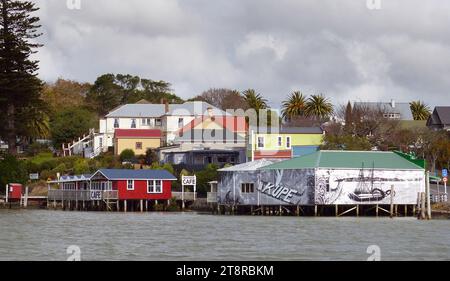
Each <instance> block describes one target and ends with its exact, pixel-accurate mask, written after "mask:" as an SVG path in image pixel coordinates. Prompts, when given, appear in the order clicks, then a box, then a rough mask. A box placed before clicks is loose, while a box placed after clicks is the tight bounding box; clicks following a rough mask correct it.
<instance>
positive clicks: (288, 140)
mask: <svg viewBox="0 0 450 281" xmlns="http://www.w3.org/2000/svg"><path fill="white" fill-rule="evenodd" d="M286 147H287V148H291V137H286Z"/></svg>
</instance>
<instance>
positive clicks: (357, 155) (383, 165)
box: [262, 150, 423, 170]
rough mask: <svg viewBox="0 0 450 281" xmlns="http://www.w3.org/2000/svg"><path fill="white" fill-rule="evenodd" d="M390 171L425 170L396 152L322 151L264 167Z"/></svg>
mask: <svg viewBox="0 0 450 281" xmlns="http://www.w3.org/2000/svg"><path fill="white" fill-rule="evenodd" d="M362 167H364V168H366V169H371V168H372V167H373V168H375V169H390V170H423V168H422V167H420V166H417V165H416V164H414V163H412V162H410V161H408V160H406V159H404V158H403V157H401V156H399V155H397V154H395V153H394V152H378V151H377V152H375V151H373V152H372V151H327V150H322V151H318V152H314V153H312V154H308V155H305V156H301V157H297V158H294V159H291V160H286V161H282V162H279V163H275V164H273V165H269V166H266V167H263V168H262V169H309V168H333V169H360V168H362Z"/></svg>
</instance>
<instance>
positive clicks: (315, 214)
mask: <svg viewBox="0 0 450 281" xmlns="http://www.w3.org/2000/svg"><path fill="white" fill-rule="evenodd" d="M314 216H315V217H317V205H314Z"/></svg>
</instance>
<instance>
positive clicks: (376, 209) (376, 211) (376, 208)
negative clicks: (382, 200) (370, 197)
mask: <svg viewBox="0 0 450 281" xmlns="http://www.w3.org/2000/svg"><path fill="white" fill-rule="evenodd" d="M375 213H376V214H377V218H378V204H377V205H376V207H375Z"/></svg>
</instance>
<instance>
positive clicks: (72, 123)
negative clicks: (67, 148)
mask: <svg viewBox="0 0 450 281" xmlns="http://www.w3.org/2000/svg"><path fill="white" fill-rule="evenodd" d="M96 125H97V118H96V116H95V115H94V114H93V113H92V112H89V111H88V110H86V109H82V108H70V109H66V110H63V111H61V112H59V113H58V114H57V115H56V116H55V117H54V119H53V120H51V121H50V132H51V135H52V140H53V143H54V144H55V146H56V147H60V146H61V144H63V143H68V142H71V141H73V140H74V139H76V138H79V137H80V136H82V135H84V134H87V133H89V129H91V128H95V126H96Z"/></svg>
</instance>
